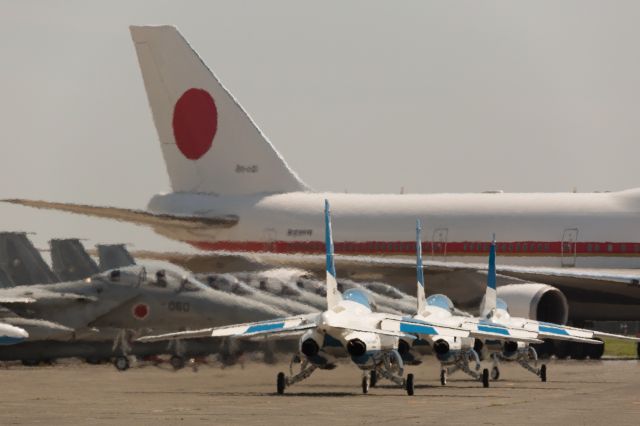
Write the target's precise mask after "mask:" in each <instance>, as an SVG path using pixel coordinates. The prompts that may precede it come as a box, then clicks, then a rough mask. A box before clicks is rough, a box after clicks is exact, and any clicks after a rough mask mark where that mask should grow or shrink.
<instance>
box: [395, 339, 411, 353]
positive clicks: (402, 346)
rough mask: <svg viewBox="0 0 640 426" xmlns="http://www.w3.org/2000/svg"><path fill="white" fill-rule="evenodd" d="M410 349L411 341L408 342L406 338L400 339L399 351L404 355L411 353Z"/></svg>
mask: <svg viewBox="0 0 640 426" xmlns="http://www.w3.org/2000/svg"><path fill="white" fill-rule="evenodd" d="M410 349H411V348H410V347H409V343H407V341H406V340H402V339H400V341H399V342H398V353H399V354H400V355H402V356H404V355H406V354H408V353H409V350H410Z"/></svg>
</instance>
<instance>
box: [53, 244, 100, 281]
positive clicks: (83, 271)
mask: <svg viewBox="0 0 640 426" xmlns="http://www.w3.org/2000/svg"><path fill="white" fill-rule="evenodd" d="M49 246H50V247H51V263H52V265H53V271H54V272H55V273H56V274H57V275H58V277H60V279H61V280H62V281H76V280H83V279H85V278H87V277H90V276H92V275H93V274H97V273H98V272H99V270H98V265H96V262H95V261H94V260H93V259H92V258H91V256H89V253H87V251H86V250H85V249H84V247H83V245H82V243H81V242H80V240H78V239H77V238H67V239H53V240H51V241H49Z"/></svg>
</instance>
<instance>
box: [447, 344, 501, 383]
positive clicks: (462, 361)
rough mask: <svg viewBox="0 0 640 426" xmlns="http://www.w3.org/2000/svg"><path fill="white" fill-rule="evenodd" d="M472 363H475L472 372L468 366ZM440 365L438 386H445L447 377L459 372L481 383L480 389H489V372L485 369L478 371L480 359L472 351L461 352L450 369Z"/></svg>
mask: <svg viewBox="0 0 640 426" xmlns="http://www.w3.org/2000/svg"><path fill="white" fill-rule="evenodd" d="M472 361H475V369H473V370H472V369H471V367H470V365H469V364H470V363H471V362H472ZM441 365H442V368H441V369H440V384H441V385H442V386H445V385H446V384H447V377H448V376H449V374H453V373H455V372H456V371H458V370H460V371H462V372H463V373H465V374H467V375H468V376H471V377H472V378H473V379H474V380H478V381H480V382H482V387H485V388H488V387H489V370H488V369H486V368H485V369H483V370H482V371H480V368H481V365H480V357H479V356H478V353H477V352H476V351H475V350H473V349H469V350H467V351H463V352H461V353H460V355H459V356H456V359H455V361H454V362H453V365H452V366H451V367H445V366H444V364H441Z"/></svg>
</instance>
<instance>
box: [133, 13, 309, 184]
mask: <svg viewBox="0 0 640 426" xmlns="http://www.w3.org/2000/svg"><path fill="white" fill-rule="evenodd" d="M130 29H131V37H132V39H133V42H134V44H135V48H136V53H137V54H138V61H139V63H140V70H141V71H142V77H143V79H144V85H145V88H146V91H147V97H148V98H149V105H150V107H151V112H152V114H153V121H154V123H155V125H156V129H157V130H158V137H159V139H160V146H161V148H162V154H163V156H164V160H165V162H166V166H167V171H168V173H169V178H170V180H171V186H172V188H173V190H174V191H176V192H203V193H210V194H211V193H213V194H223V195H245V194H257V193H276V192H292V191H305V190H307V186H306V185H305V184H304V183H303V182H302V181H301V180H300V179H299V178H298V176H297V175H296V174H295V173H294V172H293V171H292V170H291V169H290V168H289V166H287V164H286V163H285V161H284V160H283V158H282V157H281V156H280V154H279V153H278V152H277V151H276V150H275V148H274V147H273V146H272V145H271V143H270V142H269V140H268V139H267V138H266V136H265V135H264V134H263V133H262V132H261V131H260V129H259V128H258V127H257V126H256V124H255V123H254V122H253V120H252V119H251V118H250V117H249V115H248V114H247V113H246V112H245V111H244V110H243V109H242V107H241V106H240V104H239V103H238V102H237V101H236V99H235V98H234V97H233V96H232V95H231V93H230V92H229V91H228V90H227V89H226V88H225V87H224V86H223V85H222V83H221V82H220V80H218V78H217V77H216V76H215V75H214V74H213V72H211V70H210V69H209V68H208V67H207V66H206V65H205V63H204V61H203V60H202V59H201V58H200V56H198V54H197V53H196V52H195V50H193V48H192V47H191V46H190V45H189V43H188V42H187V41H186V40H185V39H184V37H182V35H181V34H180V33H179V32H178V30H177V29H176V28H175V27H172V26H158V27H138V26H132V27H131V28H130Z"/></svg>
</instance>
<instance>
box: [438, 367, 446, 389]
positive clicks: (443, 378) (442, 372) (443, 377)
mask: <svg viewBox="0 0 640 426" xmlns="http://www.w3.org/2000/svg"><path fill="white" fill-rule="evenodd" d="M440 384H441V385H442V386H446V384H447V370H445V369H442V370H440Z"/></svg>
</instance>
